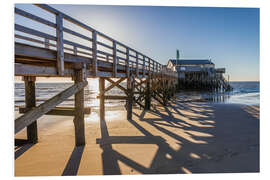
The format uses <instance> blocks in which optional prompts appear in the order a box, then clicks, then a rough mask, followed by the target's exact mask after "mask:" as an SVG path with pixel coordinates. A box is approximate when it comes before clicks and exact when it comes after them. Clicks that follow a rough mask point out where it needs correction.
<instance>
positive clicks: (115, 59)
mask: <svg viewBox="0 0 270 180" xmlns="http://www.w3.org/2000/svg"><path fill="white" fill-rule="evenodd" d="M116 52H117V51H116V42H115V41H113V77H116V75H117V63H118V62H117V54H116Z"/></svg>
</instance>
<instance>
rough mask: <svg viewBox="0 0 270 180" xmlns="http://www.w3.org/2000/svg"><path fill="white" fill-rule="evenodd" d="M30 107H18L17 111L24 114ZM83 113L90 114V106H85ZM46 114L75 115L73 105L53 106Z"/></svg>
mask: <svg viewBox="0 0 270 180" xmlns="http://www.w3.org/2000/svg"><path fill="white" fill-rule="evenodd" d="M31 109H32V108H25V107H19V113H21V114H24V113H26V112H27V111H29V110H31ZM83 112H84V114H90V113H91V108H90V107H85V108H84V110H83ZM46 115H54V116H75V108H74V107H55V108H53V109H52V110H50V111H49V112H47V113H46Z"/></svg>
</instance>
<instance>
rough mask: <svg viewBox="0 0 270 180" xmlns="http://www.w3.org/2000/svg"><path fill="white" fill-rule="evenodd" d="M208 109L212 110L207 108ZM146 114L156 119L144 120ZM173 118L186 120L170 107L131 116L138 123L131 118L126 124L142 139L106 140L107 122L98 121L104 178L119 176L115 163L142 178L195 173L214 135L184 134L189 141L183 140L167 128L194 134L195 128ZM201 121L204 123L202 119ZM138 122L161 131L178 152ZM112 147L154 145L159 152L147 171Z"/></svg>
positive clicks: (181, 136)
mask: <svg viewBox="0 0 270 180" xmlns="http://www.w3.org/2000/svg"><path fill="white" fill-rule="evenodd" d="M178 105H179V104H178ZM169 108H170V109H169ZM209 109H211V108H210V107H209ZM185 110H187V109H185ZM172 111H174V112H172ZM147 113H149V114H153V115H155V116H156V117H157V118H146V117H145V115H146V114H147ZM202 113H204V116H206V119H209V118H211V117H210V114H208V116H207V114H206V113H205V112H203V111H202ZM175 114H181V115H182V116H185V115H184V114H182V113H181V112H179V111H178V109H177V108H174V107H173V106H172V105H171V104H169V105H168V107H165V108H164V110H163V111H162V112H161V110H160V109H153V110H151V111H141V113H140V114H137V113H135V112H133V115H135V116H137V118H136V119H138V120H135V119H134V118H133V119H128V122H129V123H130V124H132V125H133V127H135V128H136V129H137V130H139V131H140V132H141V133H142V134H143V136H109V132H108V129H107V125H106V121H105V120H102V121H100V127H101V134H102V137H101V138H100V139H97V140H96V143H97V144H100V147H101V148H102V149H103V153H102V161H103V163H102V164H103V174H105V175H113V174H122V173H121V170H120V167H119V162H118V161H120V162H121V163H123V164H125V165H126V166H129V167H131V168H132V169H134V170H136V171H138V172H140V173H142V174H176V173H177V174H178V173H190V172H192V171H193V170H194V169H193V165H194V164H195V162H197V161H202V160H204V159H207V158H208V157H207V156H204V155H203V154H202V152H201V149H203V148H205V147H206V146H207V145H208V139H211V138H213V137H214V135H212V134H208V136H207V137H203V136H199V135H195V134H196V133H194V132H193V133H185V135H186V136H188V138H186V137H184V136H183V135H179V134H177V133H175V132H173V131H172V130H171V129H167V128H166V127H169V128H179V129H183V130H184V129H187V130H189V129H193V131H195V130H194V127H195V126H194V125H193V124H189V123H188V122H186V121H185V120H182V119H179V118H177V117H175ZM201 121H203V120H202V119H201ZM140 122H144V123H147V124H148V125H150V126H152V128H155V129H156V130H158V131H160V132H161V134H163V135H166V136H169V137H170V138H173V139H175V140H176V141H177V143H176V144H178V145H179V146H181V148H180V149H179V150H175V148H172V147H171V145H170V144H168V142H167V141H166V139H164V138H163V137H161V136H155V135H154V134H153V133H152V132H150V131H149V130H148V129H147V128H145V127H143V126H142V125H140ZM183 124H186V125H187V126H183ZM204 124H209V125H212V126H211V127H209V128H214V127H215V126H213V123H204ZM209 128H208V129H209ZM197 130H198V131H200V132H198V133H204V134H207V130H205V131H204V130H203V128H199V127H198V128H197ZM112 144H154V145H156V146H157V147H158V149H157V151H156V153H155V154H154V158H153V160H152V162H151V165H150V166H149V167H145V166H143V165H141V164H140V162H136V159H131V158H129V157H127V156H125V155H123V154H121V153H120V152H117V151H116V150H114V149H113V147H112ZM186 146H188V148H186ZM197 149H200V150H197Z"/></svg>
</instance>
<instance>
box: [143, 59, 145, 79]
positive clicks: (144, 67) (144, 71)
mask: <svg viewBox="0 0 270 180" xmlns="http://www.w3.org/2000/svg"><path fill="white" fill-rule="evenodd" d="M143 77H145V56H143Z"/></svg>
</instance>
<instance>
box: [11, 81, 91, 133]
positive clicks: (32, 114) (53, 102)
mask: <svg viewBox="0 0 270 180" xmlns="http://www.w3.org/2000/svg"><path fill="white" fill-rule="evenodd" d="M86 85H87V81H84V82H80V83H77V84H74V85H72V86H71V87H69V88H67V89H66V90H64V91H62V92H60V93H59V94H57V95H55V96H54V97H52V98H50V99H49V100H47V101H46V102H44V103H42V104H40V105H39V106H38V107H37V108H35V109H32V110H30V111H28V112H27V113H25V114H24V115H22V116H20V117H19V118H17V119H16V120H15V133H18V132H19V131H21V130H22V129H23V128H25V127H26V126H28V125H30V124H31V123H33V122H34V121H36V120H37V119H38V118H40V117H41V116H43V115H44V114H46V113H47V112H49V111H50V110H51V109H53V108H54V107H55V106H57V105H58V104H60V103H62V102H63V101H65V100H66V99H67V98H69V97H70V96H72V95H73V94H75V93H76V92H78V91H79V90H80V89H82V88H84V87H85V86H86Z"/></svg>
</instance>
